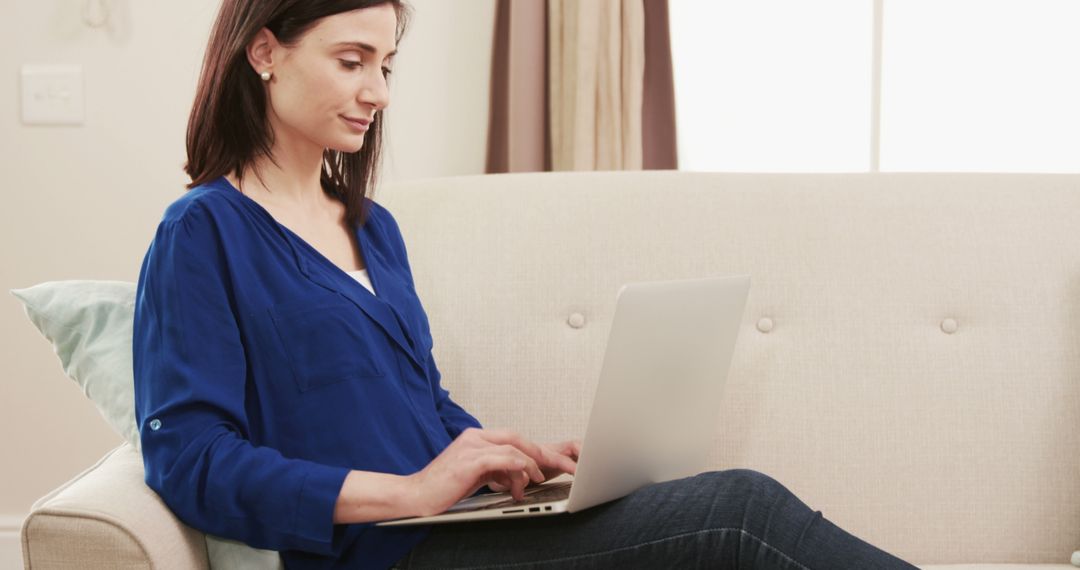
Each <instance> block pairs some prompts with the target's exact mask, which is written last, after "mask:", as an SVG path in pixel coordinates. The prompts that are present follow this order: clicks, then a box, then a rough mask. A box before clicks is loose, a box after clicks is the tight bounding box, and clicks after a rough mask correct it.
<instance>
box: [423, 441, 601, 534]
mask: <svg viewBox="0 0 1080 570" xmlns="http://www.w3.org/2000/svg"><path fill="white" fill-rule="evenodd" d="M578 449H580V446H579V447H578ZM575 467H576V463H575V462H574V460H573V459H571V458H570V457H568V456H567V455H564V454H563V453H561V452H557V451H553V450H552V449H551V448H549V447H547V446H540V445H537V444H535V443H533V442H531V441H529V440H527V439H525V438H523V437H521V436H520V435H518V434H517V433H515V432H512V431H507V430H493V429H477V428H469V429H467V430H465V431H463V432H462V433H461V435H459V436H458V437H457V438H456V439H455V440H454V441H452V442H451V443H450V445H449V446H447V447H446V449H444V450H443V451H442V453H440V454H439V456H438V457H436V458H435V459H433V460H432V461H431V463H429V464H428V465H427V467H425V468H424V469H423V470H421V471H417V472H416V473H413V474H412V475H409V476H407V479H408V481H409V488H410V496H409V501H410V502H411V503H412V509H411V510H412V511H413V512H415V513H416V514H417V515H419V516H427V515H435V514H439V513H441V512H443V511H445V510H446V509H448V508H450V507H451V506H452V505H453V504H454V503H456V502H458V501H459V500H461V499H462V498H464V497H468V496H470V495H472V494H473V493H475V492H476V491H477V490H478V489H480V487H483V486H484V485H487V484H489V483H490V482H496V483H501V484H503V485H505V486H506V488H508V489H510V492H511V495H512V496H513V497H514V498H515V499H517V500H521V499H523V498H524V497H525V494H524V489H525V487H526V486H527V485H528V484H529V481H530V480H532V481H535V482H537V483H541V482H543V481H544V480H545V479H546V478H547V477H546V476H545V475H544V473H545V472H546V473H563V472H568V473H573V472H574V469H575Z"/></svg>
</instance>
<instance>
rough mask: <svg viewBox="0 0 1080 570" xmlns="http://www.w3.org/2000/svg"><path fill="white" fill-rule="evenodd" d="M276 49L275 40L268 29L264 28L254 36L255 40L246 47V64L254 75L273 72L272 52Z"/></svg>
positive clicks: (276, 43)
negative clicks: (249, 65)
mask: <svg viewBox="0 0 1080 570" xmlns="http://www.w3.org/2000/svg"><path fill="white" fill-rule="evenodd" d="M277 47H278V42H277V38H275V37H274V33H273V32H271V31H270V30H269V29H267V28H265V27H264V28H263V29H261V30H259V31H258V32H257V33H256V34H255V39H253V40H251V43H249V44H248V47H247V58H248V63H250V64H251V67H252V69H254V70H255V73H262V72H264V71H270V72H273V71H274V52H275V51H276V50H277Z"/></svg>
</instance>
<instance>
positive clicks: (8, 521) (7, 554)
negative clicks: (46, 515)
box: [0, 515, 26, 568]
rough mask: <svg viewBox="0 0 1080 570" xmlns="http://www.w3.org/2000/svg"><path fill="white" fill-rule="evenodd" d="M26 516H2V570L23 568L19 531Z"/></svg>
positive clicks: (0, 564)
mask: <svg viewBox="0 0 1080 570" xmlns="http://www.w3.org/2000/svg"><path fill="white" fill-rule="evenodd" d="M24 518H26V517H25V516H24V515H0V568H23V559H22V542H21V541H20V540H19V531H20V530H21V529H22V523H23V519H24Z"/></svg>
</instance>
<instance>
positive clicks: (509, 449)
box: [495, 445, 544, 483]
mask: <svg viewBox="0 0 1080 570" xmlns="http://www.w3.org/2000/svg"><path fill="white" fill-rule="evenodd" d="M495 450H497V451H498V452H499V453H505V454H508V455H511V456H513V457H519V458H521V459H523V460H524V461H525V471H526V473H527V475H526V477H525V478H526V482H527V480H528V479H529V478H530V477H531V478H532V480H533V481H536V482H537V483H542V482H543V481H544V474H543V473H542V472H541V471H540V466H539V465H537V463H536V461H535V460H533V458H532V457H529V456H528V455H525V454H524V453H522V452H521V450H520V449H518V448H516V447H514V446H513V445H498V446H495Z"/></svg>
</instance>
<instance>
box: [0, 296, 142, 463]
mask: <svg viewBox="0 0 1080 570" xmlns="http://www.w3.org/2000/svg"><path fill="white" fill-rule="evenodd" d="M11 294H12V295H15V296H16V297H18V298H19V300H20V301H22V303H23V307H24V308H25V309H26V314H27V316H29V317H30V320H31V321H32V322H33V323H34V325H35V326H37V328H38V330H39V331H41V334H43V335H45V338H46V339H48V340H49V342H51V343H52V345H53V350H54V351H55V352H56V355H57V356H59V357H60V364H61V365H62V366H63V367H64V373H65V374H67V375H68V377H69V378H71V379H72V380H74V381H75V383H76V384H78V385H79V387H80V388H82V391H83V393H84V394H86V396H87V397H88V398H90V401H92V402H93V403H94V404H95V405H96V406H97V409H98V411H99V412H101V415H102V416H104V417H105V421H107V422H109V425H110V426H112V428H113V429H114V430H116V431H117V433H119V434H120V435H122V436H123V437H124V439H126V440H127V441H129V442H130V443H131V444H132V445H134V446H135V449H140V445H139V428H138V426H137V425H136V424H135V381H134V373H133V372H132V369H131V325H132V320H133V317H134V310H135V284H134V283H129V282H125V281H46V282H45V283H40V284H38V285H34V286H33V287H29V288H26V289H12V290H11Z"/></svg>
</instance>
